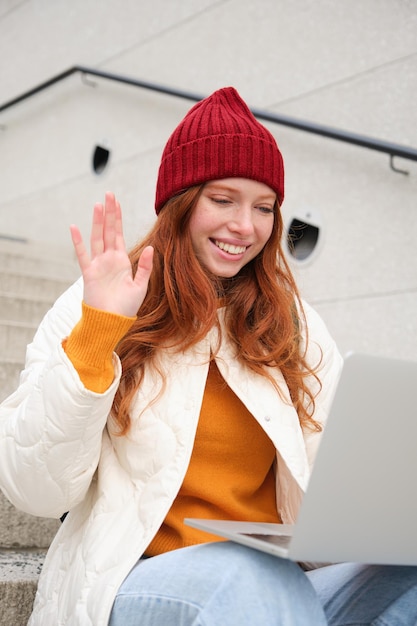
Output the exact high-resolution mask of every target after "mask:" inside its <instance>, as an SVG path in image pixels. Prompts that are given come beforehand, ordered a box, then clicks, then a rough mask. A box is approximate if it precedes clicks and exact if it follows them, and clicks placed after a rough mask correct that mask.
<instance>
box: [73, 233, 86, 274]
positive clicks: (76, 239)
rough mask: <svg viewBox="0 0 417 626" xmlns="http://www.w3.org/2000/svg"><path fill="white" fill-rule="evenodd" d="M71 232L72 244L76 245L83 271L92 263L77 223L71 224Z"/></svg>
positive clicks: (79, 263)
mask: <svg viewBox="0 0 417 626" xmlns="http://www.w3.org/2000/svg"><path fill="white" fill-rule="evenodd" d="M70 232H71V239H72V244H73V246H74V250H75V254H76V256H77V260H78V265H79V266H80V269H81V272H83V271H84V270H85V269H86V268H87V267H88V265H89V264H90V258H89V256H88V253H87V250H86V248H85V245H84V242H83V239H82V237H81V233H80V231H79V229H78V227H77V226H75V224H71V226H70Z"/></svg>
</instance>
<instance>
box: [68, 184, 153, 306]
mask: <svg viewBox="0 0 417 626" xmlns="http://www.w3.org/2000/svg"><path fill="white" fill-rule="evenodd" d="M70 228H71V238H72V243H73V245H74V249H75V253H76V255H77V259H78V263H79V266H80V269H81V272H82V275H83V279H84V302H85V303H86V304H88V305H89V306H92V307H95V308H96V309H101V310H103V311H109V312H111V313H118V314H119V315H125V316H127V317H133V316H135V315H136V314H137V311H138V309H139V308H140V306H141V304H142V302H143V300H144V299H145V295H146V291H147V289H148V282H149V277H150V275H151V271H152V259H153V248H152V247H150V246H148V247H147V248H145V249H144V251H143V252H142V255H141V257H140V259H139V263H138V268H137V272H136V275H135V276H133V274H132V266H131V264H130V260H129V257H128V255H127V251H126V246H125V242H124V237H123V228H122V213H121V209H120V205H119V203H118V202H117V201H116V199H115V197H114V195H113V194H112V193H106V198H105V203H104V206H103V205H102V204H96V205H95V206H94V213H93V226H92V230H91V237H90V245H91V255H89V254H88V252H87V250H86V247H85V245H84V242H83V240H82V237H81V233H80V231H79V229H78V228H77V226H74V225H72V226H71V227H70Z"/></svg>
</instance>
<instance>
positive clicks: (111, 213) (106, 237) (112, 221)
mask: <svg viewBox="0 0 417 626" xmlns="http://www.w3.org/2000/svg"><path fill="white" fill-rule="evenodd" d="M116 211H117V208H116V199H115V197H114V195H113V194H112V193H110V192H107V193H106V198H105V201H104V222H103V241H104V249H105V250H114V248H115V247H116Z"/></svg>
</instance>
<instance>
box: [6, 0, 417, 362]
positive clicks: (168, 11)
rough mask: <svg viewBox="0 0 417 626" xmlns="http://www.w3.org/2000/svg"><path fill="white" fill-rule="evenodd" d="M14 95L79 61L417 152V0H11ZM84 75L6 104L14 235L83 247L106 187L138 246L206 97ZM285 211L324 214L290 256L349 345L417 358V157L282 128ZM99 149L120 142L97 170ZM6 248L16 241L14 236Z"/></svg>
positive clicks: (10, 83) (309, 293) (9, 225)
mask: <svg viewBox="0 0 417 626" xmlns="http://www.w3.org/2000/svg"><path fill="white" fill-rule="evenodd" d="M0 64H1V65H0V67H1V80H0V105H1V104H2V103H4V102H6V101H8V100H10V99H12V98H13V97H15V96H17V95H19V94H20V93H22V92H24V91H26V90H27V89H29V88H31V87H33V86H35V85H37V84H39V83H40V82H42V81H44V80H47V79H49V78H50V77H51V76H53V75H55V74H58V73H60V72H62V71H63V70H65V69H67V68H68V67H70V66H72V65H74V64H84V65H88V66H92V67H97V68H100V69H103V70H106V71H110V72H116V73H120V74H124V75H128V76H132V77H135V78H139V79H143V80H148V81H152V82H155V83H161V84H165V85H169V86H173V87H177V88H182V89H184V90H187V91H193V92H196V93H201V94H202V95H208V94H209V93H211V92H212V91H213V90H214V89H216V88H218V87H221V86H224V85H234V86H236V87H237V89H238V90H239V91H240V93H241V94H242V96H243V97H244V98H245V99H246V100H247V102H248V104H249V105H250V106H253V107H258V108H262V109H269V110H271V111H275V112H277V113H283V114H286V115H290V116H294V117H299V118H301V119H306V120H309V121H313V122H317V123H321V124H325V125H329V126H334V127H337V128H341V129H344V130H348V131H353V132H356V133H362V134H365V135H368V136H371V137H375V138H378V139H385V140H388V141H392V142H395V143H401V144H404V145H408V146H411V147H414V148H417V108H416V104H415V102H416V95H417V5H416V3H415V1H414V0H365V1H364V0H257V1H256V2H255V1H254V0H253V1H251V0H217V1H214V0H181V1H180V0H177V2H172V1H171V0H153V1H152V2H149V1H146V0H142V1H140V0H124V1H123V2H120V1H118V0H107V2H105V1H103V0H102V1H100V2H99V1H98V0H72V1H71V2H70V1H69V0H68V1H67V2H65V1H64V0H56V1H54V0H14V1H13V0H0ZM90 82H92V83H93V84H86V82H83V80H82V78H81V76H80V75H74V76H72V77H71V78H68V79H67V80H65V81H64V82H61V83H59V84H57V85H55V86H54V87H51V88H50V89H49V90H47V91H44V92H42V93H40V94H38V95H36V96H34V97H33V98H31V99H30V100H27V101H25V102H22V103H20V104H18V105H16V106H14V107H13V108H10V109H8V110H6V111H4V112H2V113H0V125H1V129H0V145H1V150H0V189H1V194H0V235H3V236H15V237H23V238H29V239H32V240H35V241H38V242H45V243H51V242H54V243H58V245H60V246H62V247H63V248H64V247H69V237H68V226H69V224H70V223H71V222H73V221H74V222H76V223H78V224H79V225H80V226H81V227H82V229H83V232H84V233H85V234H86V235H87V234H88V228H89V222H90V215H91V208H92V205H93V203H94V202H95V201H97V200H101V199H102V197H103V195H104V192H105V191H106V190H107V189H112V190H113V191H115V193H116V194H117V195H118V196H119V198H120V200H121V202H122V206H123V207H124V211H125V227H126V236H127V240H128V242H129V244H131V243H133V242H134V241H135V240H136V239H137V238H138V237H141V236H142V234H143V233H144V231H145V230H146V229H147V228H148V227H149V225H150V224H151V223H152V221H153V219H154V213H153V195H154V185H155V179H156V172H157V167H158V164H159V158H160V155H161V152H162V149H163V146H164V143H165V141H166V139H167V137H168V135H169V134H170V132H171V131H172V129H173V128H174V126H175V125H176V124H177V122H178V121H179V120H180V119H181V118H182V116H183V115H184V114H185V112H186V111H187V110H188V109H189V107H190V106H191V104H192V103H190V102H188V101H185V100H181V99H176V98H172V97H169V96H164V95H159V94H155V93H152V92H148V91H144V90H140V89H135V88H133V87H126V86H123V85H119V84H115V83H112V82H109V81H105V80H99V79H94V80H92V81H90V79H88V83H90ZM268 127H269V128H270V130H271V131H272V132H273V133H274V135H275V136H276V138H277V141H278V143H279V145H280V147H281V149H282V152H283V154H284V159H285V162H286V171H287V186H286V200H285V203H284V216H285V220H286V223H287V224H289V223H290V221H291V220H292V218H293V217H297V216H305V215H306V214H307V213H311V214H312V215H313V218H314V220H316V221H318V222H320V224H321V230H320V233H321V237H320V239H319V244H318V247H317V249H316V251H315V253H314V254H313V255H312V256H311V258H310V259H308V260H307V261H306V262H304V263H296V262H294V261H292V264H293V268H294V271H295V272H296V275H297V276H298V278H299V283H300V286H301V288H302V292H303V293H304V294H305V296H306V297H307V298H308V299H309V301H310V302H312V303H313V304H314V305H315V306H316V308H317V309H318V310H319V311H320V312H321V313H322V315H323V316H324V318H325V320H326V322H327V323H328V325H329V327H330V329H331V331H332V332H333V334H334V336H335V337H336V339H337V341H338V343H339V345H340V348H341V350H342V351H343V352H344V351H346V350H349V349H355V350H365V351H367V352H371V353H374V354H387V355H396V356H400V357H403V358H411V359H417V324H416V322H415V320H416V319H417V252H416V238H417V202H416V198H417V194H416V192H417V164H416V163H415V162H411V161H405V160H400V159H398V160H397V161H396V165H397V166H398V167H401V168H404V169H407V170H408V171H409V175H407V176H405V175H402V174H398V173H394V172H393V171H391V170H390V168H389V159H388V157H387V156H386V155H383V154H380V153H376V152H371V151H369V150H366V149H362V148H357V147H354V146H349V145H347V144H342V143H338V142H335V141H333V140H330V139H323V138H319V137H315V136H313V135H308V134H306V133H302V132H300V131H295V130H291V129H288V128H285V127H282V126H277V125H272V124H268ZM96 144H101V145H105V146H108V148H109V149H110V151H111V156H110V161H109V165H108V167H107V169H106V170H105V171H104V173H103V174H102V175H100V176H98V175H96V174H94V173H93V171H92V167H91V158H92V153H93V150H94V147H95V145H96ZM0 246H1V240H0Z"/></svg>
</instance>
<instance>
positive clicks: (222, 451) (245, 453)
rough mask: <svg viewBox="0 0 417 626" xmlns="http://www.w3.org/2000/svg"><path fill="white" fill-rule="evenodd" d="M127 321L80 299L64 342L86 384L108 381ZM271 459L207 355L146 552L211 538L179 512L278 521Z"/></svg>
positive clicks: (102, 385) (94, 386)
mask: <svg viewBox="0 0 417 626" xmlns="http://www.w3.org/2000/svg"><path fill="white" fill-rule="evenodd" d="M133 321H134V318H124V317H122V316H119V315H114V314H111V313H105V312H102V311H97V310H95V309H92V308H91V307H88V306H86V305H85V304H83V315H82V318H81V320H80V322H79V323H78V324H77V326H76V327H75V328H74V330H73V331H72V333H71V334H70V336H69V337H68V338H67V339H66V340H65V341H64V342H63V347H64V350H65V351H66V353H67V355H68V357H69V359H70V360H71V362H72V363H73V365H74V367H75V368H76V370H77V372H78V374H79V376H80V379H81V381H82V382H83V384H84V385H85V387H86V388H87V389H90V390H91V391H95V392H97V393H102V392H104V391H105V390H106V389H107V388H108V387H109V385H110V384H111V383H112V381H113V366H112V352H113V349H114V347H115V346H116V345H117V343H118V341H119V340H120V339H121V337H122V336H123V335H124V334H125V333H126V332H127V330H128V329H129V328H130V326H131V324H132V323H133ZM98 339H99V340H98ZM274 460H275V448H274V446H273V444H272V442H271V441H270V439H269V437H268V436H267V435H266V434H265V432H264V431H263V429H262V428H261V426H260V425H259V424H258V423H257V421H256V420H255V419H254V418H253V416H252V415H251V413H249V411H248V410H247V409H246V407H245V406H244V405H243V403H242V402H241V401H240V400H239V398H238V397H237V396H236V395H235V394H234V393H233V391H232V390H231V389H230V387H228V386H227V384H226V383H225V381H224V379H223V378H222V376H221V374H220V372H219V370H218V369H217V366H216V364H215V362H214V361H212V362H211V364H210V368H209V374H208V377H207V382H206V388H205V392H204V397H203V402H202V407H201V412H200V418H199V423H198V428H197V433H196V437H195V443H194V449H193V453H192V456H191V460H190V464H189V467H188V470H187V473H186V475H185V478H184V482H183V484H182V486H181V489H180V491H179V493H178V495H177V497H176V499H175V501H174V503H173V505H172V506H171V509H170V510H169V512H168V514H167V516H166V518H165V521H164V523H163V524H162V526H161V528H160V530H159V532H158V533H157V535H156V537H155V538H154V539H153V541H152V542H151V544H150V545H149V547H148V549H147V550H146V554H147V555H149V556H152V555H156V554H160V553H162V552H166V551H168V550H174V549H176V548H181V547H184V546H187V545H192V544H196V543H202V542H206V541H217V540H218V538H216V537H214V536H211V535H209V534H207V533H203V532H202V531H199V530H196V529H193V528H190V527H188V526H185V525H184V524H183V519H184V517H202V518H219V519H235V520H239V519H242V520H250V521H262V522H280V519H279V516H278V513H277V508H276V502H275V476H274V469H273V464H274Z"/></svg>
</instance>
